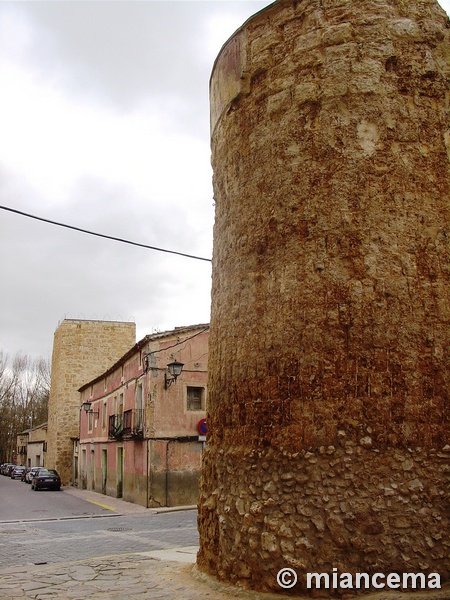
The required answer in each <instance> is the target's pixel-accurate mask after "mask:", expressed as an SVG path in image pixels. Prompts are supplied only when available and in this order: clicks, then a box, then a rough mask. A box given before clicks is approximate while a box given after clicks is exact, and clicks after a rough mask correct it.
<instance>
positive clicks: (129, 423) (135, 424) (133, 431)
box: [123, 409, 144, 437]
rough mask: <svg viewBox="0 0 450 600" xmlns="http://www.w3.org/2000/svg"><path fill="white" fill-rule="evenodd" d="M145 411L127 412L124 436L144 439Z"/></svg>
mask: <svg viewBox="0 0 450 600" xmlns="http://www.w3.org/2000/svg"><path fill="white" fill-rule="evenodd" d="M143 434H144V411H143V410H142V409H134V410H126V411H125V412H124V413H123V436H124V437H143Z"/></svg>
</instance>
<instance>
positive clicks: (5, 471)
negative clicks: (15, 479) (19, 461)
mask: <svg viewBox="0 0 450 600" xmlns="http://www.w3.org/2000/svg"><path fill="white" fill-rule="evenodd" d="M15 466H16V465H13V464H12V463H6V465H3V469H2V475H6V477H10V476H11V471H12V470H13V469H14V467H15Z"/></svg>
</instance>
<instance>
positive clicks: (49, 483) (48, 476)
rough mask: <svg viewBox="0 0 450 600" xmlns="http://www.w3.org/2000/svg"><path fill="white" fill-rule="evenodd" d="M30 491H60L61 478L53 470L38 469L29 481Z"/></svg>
mask: <svg viewBox="0 0 450 600" xmlns="http://www.w3.org/2000/svg"><path fill="white" fill-rule="evenodd" d="M31 489H32V490H34V491H35V492H37V491H38V490H45V489H47V490H57V491H59V490H60V489H61V477H60V476H59V475H58V472H57V471H55V469H40V470H39V471H38V472H37V473H35V475H34V477H33V479H32V480H31Z"/></svg>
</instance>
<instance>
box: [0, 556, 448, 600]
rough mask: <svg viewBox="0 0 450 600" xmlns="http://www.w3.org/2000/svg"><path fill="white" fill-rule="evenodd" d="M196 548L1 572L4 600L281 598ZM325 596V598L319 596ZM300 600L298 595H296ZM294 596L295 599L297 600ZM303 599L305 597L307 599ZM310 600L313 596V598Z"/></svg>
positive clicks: (413, 598)
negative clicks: (235, 583) (245, 585)
mask: <svg viewBox="0 0 450 600" xmlns="http://www.w3.org/2000/svg"><path fill="white" fill-rule="evenodd" d="M196 550H197V549H196V548H195V547H191V548H177V549H174V550H170V551H163V550H161V551H154V552H144V553H139V554H127V555H119V556H107V557H102V558H97V559H89V560H81V561H77V562H71V563H65V564H61V563H58V564H53V565H41V566H39V565H33V566H31V567H30V566H27V567H20V568H17V567H14V568H7V569H1V570H0V600H87V599H89V600H198V599H199V598H202V599H206V600H230V598H242V599H246V600H280V599H281V598H286V596H284V595H280V594H261V593H257V592H248V591H244V590H240V589H238V588H234V587H232V586H229V585H225V584H220V583H218V582H216V581H215V580H214V579H213V578H210V577H208V576H205V575H203V574H200V573H199V572H198V571H196V568H195V566H194V564H193V563H194V560H195V555H196ZM320 597H321V598H322V599H323V598H324V596H323V595H322V594H321V596H320ZM295 598H297V600H298V599H299V598H300V597H299V596H296V597H295ZM295 598H294V597H292V596H290V599H291V600H295ZM302 600H305V598H303V599H302ZM309 600H310V597H309ZM364 600H450V589H449V588H448V587H447V589H446V590H445V589H442V590H439V591H436V592H432V593H430V592H416V593H412V594H408V593H406V594H402V593H392V592H390V593H379V594H368V595H365V596H364Z"/></svg>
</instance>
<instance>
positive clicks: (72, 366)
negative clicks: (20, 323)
mask: <svg viewBox="0 0 450 600" xmlns="http://www.w3.org/2000/svg"><path fill="white" fill-rule="evenodd" d="M135 341H136V324H135V323H131V322H117V321H87V320H78V319H64V321H62V323H61V324H60V325H59V327H58V328H57V330H56V331H55V337H54V342H53V355H52V373H51V386H50V398H49V404H48V450H47V467H48V468H51V469H52V468H53V469H57V471H58V472H59V474H60V475H61V479H62V482H63V485H68V484H69V483H70V481H71V473H72V441H71V438H76V437H78V435H79V418H80V395H79V392H78V390H79V388H80V387H81V386H82V385H83V383H85V382H86V381H91V380H92V379H94V377H95V376H96V375H98V374H100V373H103V372H104V371H105V370H106V369H107V368H108V367H110V366H111V365H112V364H113V363H114V362H116V361H117V360H118V359H119V358H120V357H121V356H123V355H124V354H125V352H127V351H128V350H129V349H130V348H131V347H132V346H133V345H134V344H135Z"/></svg>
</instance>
